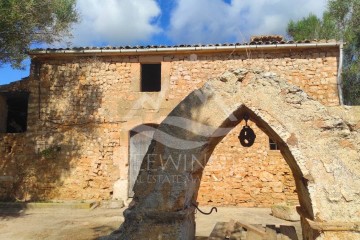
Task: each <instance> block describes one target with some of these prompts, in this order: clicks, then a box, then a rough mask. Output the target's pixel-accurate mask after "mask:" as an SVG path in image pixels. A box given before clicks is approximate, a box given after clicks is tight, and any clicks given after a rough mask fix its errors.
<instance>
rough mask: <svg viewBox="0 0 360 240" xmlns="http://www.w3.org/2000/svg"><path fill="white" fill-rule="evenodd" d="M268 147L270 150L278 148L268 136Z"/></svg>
mask: <svg viewBox="0 0 360 240" xmlns="http://www.w3.org/2000/svg"><path fill="white" fill-rule="evenodd" d="M269 148H270V150H279V147H278V145H277V143H276V142H275V141H274V140H272V139H270V138H269Z"/></svg>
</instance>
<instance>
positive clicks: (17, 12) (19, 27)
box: [0, 0, 78, 69]
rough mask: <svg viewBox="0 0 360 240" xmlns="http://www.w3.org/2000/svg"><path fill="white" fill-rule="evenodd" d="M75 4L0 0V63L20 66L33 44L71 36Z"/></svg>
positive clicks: (72, 0) (73, 1) (67, 0)
mask: <svg viewBox="0 0 360 240" xmlns="http://www.w3.org/2000/svg"><path fill="white" fill-rule="evenodd" d="M75 7H76V0H26V1H24V0H0V66H1V65H3V64H6V63H8V64H11V66H12V67H13V68H18V69H19V68H21V67H22V64H21V63H22V61H23V60H24V59H25V58H26V57H27V51H28V50H29V49H30V46H31V45H32V44H35V43H46V44H50V43H54V42H57V41H60V40H62V39H64V37H68V36H70V35H71V34H70V30H71V25H72V24H73V23H75V22H77V21H78V12H77V11H76V8H75Z"/></svg>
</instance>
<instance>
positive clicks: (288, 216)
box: [271, 203, 300, 222]
mask: <svg viewBox="0 0 360 240" xmlns="http://www.w3.org/2000/svg"><path fill="white" fill-rule="evenodd" d="M271 213H272V215H273V216H274V217H277V218H280V219H284V220H287V221H292V222H295V221H300V216H299V214H298V213H297V211H296V205H293V204H289V203H280V204H276V205H273V206H271Z"/></svg>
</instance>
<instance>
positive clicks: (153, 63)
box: [0, 41, 341, 207]
mask: <svg viewBox="0 0 360 240" xmlns="http://www.w3.org/2000/svg"><path fill="white" fill-rule="evenodd" d="M340 47H341V46H340V44H339V43H337V42H297V43H294V42H280V41H278V42H252V43H251V44H243V45H241V44H230V45H200V46H173V47H161V46H158V47H157V46H149V47H122V48H95V49H92V48H88V49H87V48H79V49H47V50H44V49H40V50H34V51H32V52H31V53H30V56H31V59H32V63H31V72H30V76H29V77H28V78H26V79H23V80H21V81H18V82H15V83H11V84H8V85H4V86H0V132H1V133H0V166H1V168H0V171H1V172H0V197H1V198H2V199H14V198H17V199H20V200H55V199H56V200H69V199H77V200H105V199H112V198H115V199H122V200H126V199H127V198H128V197H132V195H133V193H132V189H131V188H132V186H133V184H134V181H135V179H136V177H137V173H138V171H139V168H140V164H141V162H142V160H143V158H144V155H145V153H146V151H147V149H148V147H149V144H150V142H151V139H152V136H153V133H154V131H155V130H156V127H157V125H158V124H160V123H161V122H162V120H163V119H164V118H165V117H166V116H167V115H168V114H169V113H170V112H171V111H172V110H173V109H174V107H175V106H177V105H178V104H179V103H180V102H181V101H182V100H183V99H184V98H185V97H186V96H187V95H189V93H191V92H192V91H194V90H196V89H198V88H199V87H201V86H202V85H203V84H204V83H205V82H206V81H207V80H208V79H209V78H214V77H217V76H220V75H221V74H223V73H224V72H225V71H226V70H228V69H238V68H246V69H253V70H254V71H256V70H257V69H259V70H262V71H264V70H265V71H267V72H272V73H275V74H277V75H278V76H280V77H281V78H283V79H286V80H287V81H288V82H290V83H292V84H294V85H296V86H298V87H299V88H301V89H303V90H304V91H305V92H306V93H307V94H308V95H309V96H310V97H312V98H314V99H316V100H318V101H319V102H321V103H322V104H324V105H325V106H328V107H334V106H338V105H339V103H340V97H339V91H338V87H339V86H338V85H339V71H338V69H339V62H340V61H339V58H340ZM294 91H296V90H294ZM248 97H249V99H251V98H256V97H257V96H248ZM219 104H220V105H221V104H222V103H220V102H219ZM191 111H194V114H196V102H194V108H193V109H191ZM174 124H176V123H174ZM244 124H245V123H244V122H241V123H240V124H239V125H238V126H236V127H235V128H233V129H232V130H231V131H230V132H229V133H228V134H227V136H226V137H225V138H224V139H223V140H222V141H221V142H220V143H219V144H218V145H217V146H216V148H215V150H214V152H213V153H212V155H211V157H210V160H209V162H208V163H207V164H205V163H204V167H205V166H206V167H205V171H204V173H203V175H202V179H201V186H200V190H199V194H198V201H199V202H200V204H204V205H205V204H206V205H214V206H224V205H236V206H249V207H268V206H271V205H272V204H275V203H279V202H284V201H291V202H292V201H295V202H296V201H297V193H296V187H295V183H294V180H293V176H292V173H291V171H290V168H289V166H288V165H287V163H286V161H285V160H284V158H283V157H282V155H281V153H280V151H279V150H278V149H277V145H276V142H274V141H273V140H272V139H269V137H268V136H267V135H266V134H265V133H263V132H262V131H261V129H259V128H258V127H257V126H256V124H254V123H252V122H251V119H250V121H249V125H250V126H251V127H252V129H253V130H254V131H255V133H256V140H255V143H254V145H253V146H251V147H243V146H241V144H240V143H239V140H238V135H239V132H240V131H241V129H242V128H243V126H244ZM196 160H198V159H196ZM145 161H146V159H145ZM179 161H182V160H181V159H172V160H171V163H172V164H176V163H178V162H179ZM147 181H149V180H147Z"/></svg>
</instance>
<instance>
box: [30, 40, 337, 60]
mask: <svg viewBox="0 0 360 240" xmlns="http://www.w3.org/2000/svg"><path fill="white" fill-rule="evenodd" d="M252 40H259V39H258V38H252ZM340 45H341V43H340V42H337V41H336V40H303V41H292V40H290V41H285V40H278V41H277V40H272V41H262V40H259V41H251V42H249V43H247V42H245V43H218V44H191V45H188V44H181V45H172V46H167V45H147V46H119V47H113V46H107V47H73V48H46V49H45V48H37V49H33V50H30V51H29V55H33V56H36V55H47V54H56V55H57V54H76V55H77V54H95V53H99V54H101V53H103V54H116V53H117V54H119V53H128V54H135V53H138V54H141V53H166V52H189V51H216V50H222V51H224V50H234V49H261V48H262V49H274V48H318V47H337V46H340Z"/></svg>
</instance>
